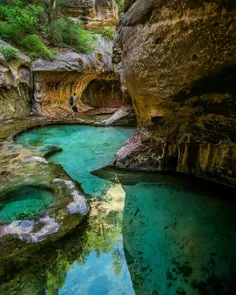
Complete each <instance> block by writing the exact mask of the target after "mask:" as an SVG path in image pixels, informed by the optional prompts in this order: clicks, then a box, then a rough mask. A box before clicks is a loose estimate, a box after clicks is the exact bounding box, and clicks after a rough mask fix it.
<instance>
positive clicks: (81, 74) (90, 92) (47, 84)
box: [32, 37, 123, 117]
mask: <svg viewBox="0 0 236 295" xmlns="http://www.w3.org/2000/svg"><path fill="white" fill-rule="evenodd" d="M112 44H113V43H112V41H106V40H104V39H103V38H102V37H99V40H98V46H97V48H96V50H95V53H94V54H89V55H85V54H77V53H75V52H65V53H61V54H57V55H56V59H55V61H53V62H50V61H45V60H37V61H35V62H34V64H33V67H32V70H33V73H34V83H35V96H34V105H33V109H34V113H35V114H36V115H43V116H51V117H68V116H69V115H70V114H71V113H72V110H71V107H70V106H69V98H70V96H71V95H72V94H73V93H76V95H77V101H76V105H77V107H78V110H79V112H85V111H88V110H90V109H93V108H96V107H100V108H110V107H114V108H119V107H121V106H122V105H123V96H122V92H121V91H120V90H119V88H120V84H119V82H118V77H117V76H116V75H115V74H114V71H113V66H112V62H111V55H112ZM101 85H103V86H102V87H101ZM105 86H106V87H105ZM87 87H88V89H87ZM102 98H103V100H102ZM101 100H102V104H101Z"/></svg>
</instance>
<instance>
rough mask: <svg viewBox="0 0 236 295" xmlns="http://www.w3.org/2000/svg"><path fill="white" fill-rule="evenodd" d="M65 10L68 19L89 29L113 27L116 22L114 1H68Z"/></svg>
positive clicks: (116, 10)
mask: <svg viewBox="0 0 236 295" xmlns="http://www.w3.org/2000/svg"><path fill="white" fill-rule="evenodd" d="M66 10H67V12H68V14H69V16H70V17H72V18H73V19H74V20H75V21H78V22H80V21H82V22H83V23H84V24H85V26H86V28H89V29H97V28H103V27H115V26H116V23H117V20H118V6H117V5H116V3H115V1H114V0H69V1H68V3H67V8H66Z"/></svg>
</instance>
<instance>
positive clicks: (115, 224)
mask: <svg viewBox="0 0 236 295" xmlns="http://www.w3.org/2000/svg"><path fill="white" fill-rule="evenodd" d="M131 133H132V130H129V129H123V128H94V127H88V126H57V127H55V126H54V127H49V128H43V129H36V130H34V131H30V132H27V133H25V134H23V135H22V136H21V137H19V138H18V141H19V142H21V143H23V144H24V145H25V146H28V147H33V145H34V142H36V143H37V145H38V144H39V140H40V141H41V144H42V145H45V144H48V145H54V146H59V147H61V148H62V149H63V152H61V153H58V154H55V155H53V156H52V157H50V158H49V161H53V162H55V163H60V164H62V165H63V167H64V169H65V170H66V171H67V173H69V174H70V176H72V177H73V178H74V179H75V180H77V181H79V182H82V183H83V188H84V190H85V192H87V193H90V194H92V195H93V196H95V197H96V198H94V201H93V203H92V210H91V216H90V218H89V220H88V224H87V225H86V226H85V228H84V229H83V232H81V229H79V230H78V231H75V232H74V233H73V234H71V235H70V236H67V237H65V238H64V239H63V240H61V241H60V242H57V243H55V244H53V245H51V246H48V247H47V253H45V252H44V251H42V252H41V253H39V254H38V256H37V255H35V256H34V257H33V259H32V261H31V264H30V265H28V264H27V267H23V266H22V267H21V268H20V267H19V270H18V271H17V272H16V273H14V276H13V274H12V277H14V279H12V280H11V279H9V273H8V274H7V275H6V278H5V280H3V282H4V283H3V284H2V285H1V286H0V294H4V295H5V294H15V293H14V292H16V290H17V294H22V295H23V294H24V295H27V294H60V295H69V294H70V295H71V294H72V295H73V294H82V295H85V294H88V295H105V294H109V295H116V294H117V295H120V294H125V295H132V294H140V295H146V294H155V295H156V294H162V295H165V294H170V295H172V294H173V295H174V294H190V295H192V294H193V295H195V294H235V292H234V291H235V284H234V279H235V274H236V255H235V254H236V247H235V245H236V237H235V219H236V204H235V201H234V199H233V197H234V196H235V190H233V189H229V188H226V187H222V186H218V185H216V184H210V183H208V182H203V181H200V180H198V179H191V178H187V177H184V176H179V175H178V176H176V175H158V174H155V175H153V174H145V173H131V172H120V171H114V170H109V169H108V170H106V169H105V170H101V171H97V172H96V173H95V174H96V175H99V176H100V177H101V178H98V176H95V175H92V174H91V173H90V172H91V171H93V170H95V169H99V168H101V167H102V166H104V165H106V164H107V163H108V162H109V160H110V159H111V157H112V156H113V154H114V153H115V151H116V150H117V149H118V148H119V147H120V145H121V144H122V142H123V141H124V140H125V139H126V138H128V137H129V136H130V135H131ZM7 278H8V279H7Z"/></svg>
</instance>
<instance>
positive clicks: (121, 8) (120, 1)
mask: <svg viewBox="0 0 236 295" xmlns="http://www.w3.org/2000/svg"><path fill="white" fill-rule="evenodd" d="M115 1H116V4H117V5H118V7H119V12H122V11H124V2H125V1H124V0H115Z"/></svg>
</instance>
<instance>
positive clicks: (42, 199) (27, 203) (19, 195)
mask: <svg viewBox="0 0 236 295" xmlns="http://www.w3.org/2000/svg"><path fill="white" fill-rule="evenodd" d="M52 201H53V194H52V193H51V192H49V191H47V190H45V189H42V188H35V187H27V188H18V189H16V190H13V191H12V192H10V193H8V194H6V195H3V196H0V223H10V222H12V221H14V220H22V219H31V218H34V217H36V216H37V215H38V214H39V213H40V212H42V211H43V210H45V209H46V208H47V207H48V206H49V205H50V204H51V203H52Z"/></svg>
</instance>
